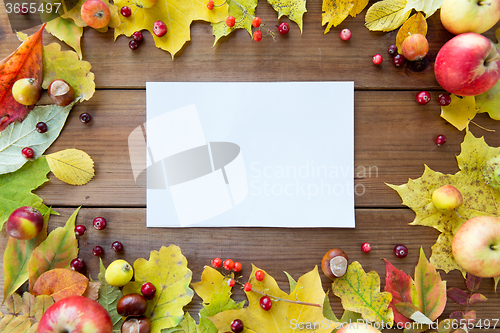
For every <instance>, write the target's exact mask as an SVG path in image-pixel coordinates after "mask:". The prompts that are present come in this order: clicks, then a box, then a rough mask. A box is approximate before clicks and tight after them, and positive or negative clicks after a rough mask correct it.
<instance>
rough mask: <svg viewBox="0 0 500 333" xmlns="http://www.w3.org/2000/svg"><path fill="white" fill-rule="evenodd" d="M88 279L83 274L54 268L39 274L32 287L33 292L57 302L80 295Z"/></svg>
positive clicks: (85, 287)
mask: <svg viewBox="0 0 500 333" xmlns="http://www.w3.org/2000/svg"><path fill="white" fill-rule="evenodd" d="M88 284H89V279H87V278H86V277H85V275H83V274H80V273H78V272H75V271H72V270H70V269H65V268H54V269H52V270H50V271H47V272H45V273H43V274H42V275H40V277H39V278H38V279H37V280H36V282H35V285H34V287H33V294H34V295H35V296H38V295H49V296H52V298H53V299H54V300H55V301H56V302H57V301H58V300H60V299H63V298H66V297H69V296H81V295H83V293H84V292H85V290H86V289H87V286H88Z"/></svg>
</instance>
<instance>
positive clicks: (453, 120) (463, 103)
mask: <svg viewBox="0 0 500 333" xmlns="http://www.w3.org/2000/svg"><path fill="white" fill-rule="evenodd" d="M476 113H477V109H476V102H475V99H474V96H464V97H459V96H456V95H451V103H450V105H448V106H441V117H442V118H444V119H445V120H446V121H448V122H449V123H450V124H452V125H453V126H455V127H456V128H457V129H458V130H459V131H463V130H464V129H465V128H466V127H467V126H468V125H469V123H470V122H471V120H472V119H474V117H475V116H476Z"/></svg>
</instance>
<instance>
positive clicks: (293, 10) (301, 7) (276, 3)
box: [267, 0, 307, 33]
mask: <svg viewBox="0 0 500 333" xmlns="http://www.w3.org/2000/svg"><path fill="white" fill-rule="evenodd" d="M267 3H268V4H270V5H271V6H273V9H274V10H275V11H276V12H278V19H280V18H281V17H282V16H283V15H284V16H287V17H288V18H289V19H290V20H291V21H293V22H295V23H297V25H298V26H299V28H300V32H301V33H302V17H303V16H304V13H305V12H307V9H306V0H267Z"/></svg>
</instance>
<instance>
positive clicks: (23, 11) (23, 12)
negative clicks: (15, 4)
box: [19, 5, 30, 15]
mask: <svg viewBox="0 0 500 333" xmlns="http://www.w3.org/2000/svg"><path fill="white" fill-rule="evenodd" d="M29 12H30V11H29V9H28V7H26V6H24V5H21V6H20V7H19V14H21V15H28V14H29Z"/></svg>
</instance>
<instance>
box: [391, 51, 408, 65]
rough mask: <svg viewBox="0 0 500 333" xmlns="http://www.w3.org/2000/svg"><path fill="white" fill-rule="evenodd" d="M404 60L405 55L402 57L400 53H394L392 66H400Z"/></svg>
mask: <svg viewBox="0 0 500 333" xmlns="http://www.w3.org/2000/svg"><path fill="white" fill-rule="evenodd" d="M405 62H406V59H405V57H403V55H402V54H396V55H395V56H394V58H392V63H393V64H394V66H396V67H401V66H403V65H404V64H405Z"/></svg>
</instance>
